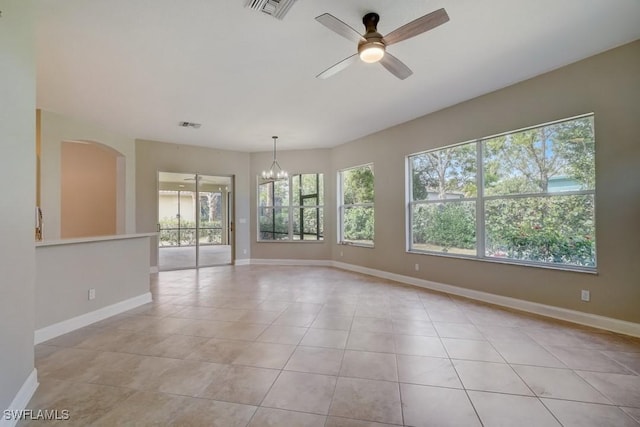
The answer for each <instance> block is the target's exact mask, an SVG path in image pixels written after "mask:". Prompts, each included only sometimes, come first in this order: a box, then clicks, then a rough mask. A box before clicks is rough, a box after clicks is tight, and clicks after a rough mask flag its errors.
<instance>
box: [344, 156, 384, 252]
mask: <svg viewBox="0 0 640 427" xmlns="http://www.w3.org/2000/svg"><path fill="white" fill-rule="evenodd" d="M365 166H369V167H371V171H372V172H373V177H374V201H373V202H371V203H352V204H345V203H343V201H344V180H343V173H344V172H347V171H350V170H353V169H359V168H362V167H365ZM337 175H338V176H337V179H336V181H337V193H336V194H337V197H336V202H337V217H338V221H337V223H338V227H337V230H336V231H337V244H339V245H346V246H357V247H362V248H374V247H375V238H376V235H375V222H374V234H373V239H372V241H371V243H362V242H357V241H354V240H345V239H344V238H343V237H344V211H345V208H354V207H356V208H357V207H365V208H372V209H373V215H374V221H375V170H374V166H373V162H371V163H364V164H361V165H357V166H350V167H348V168H344V169H340V170H339V171H338V174H337Z"/></svg>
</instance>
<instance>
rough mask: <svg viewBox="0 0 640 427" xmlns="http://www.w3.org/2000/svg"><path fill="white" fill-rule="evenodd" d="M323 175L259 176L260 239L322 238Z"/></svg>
mask: <svg viewBox="0 0 640 427" xmlns="http://www.w3.org/2000/svg"><path fill="white" fill-rule="evenodd" d="M323 212H324V184H323V179H322V174H317V173H315V174H299V175H293V176H291V177H289V178H287V179H284V180H269V181H264V180H262V179H260V178H258V227H259V232H258V240H261V241H273V240H289V241H290V240H311V241H313V240H316V241H317V240H323V238H324V217H323Z"/></svg>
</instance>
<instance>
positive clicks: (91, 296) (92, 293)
mask: <svg viewBox="0 0 640 427" xmlns="http://www.w3.org/2000/svg"><path fill="white" fill-rule="evenodd" d="M94 299H96V290H95V288H91V289H89V300H94Z"/></svg>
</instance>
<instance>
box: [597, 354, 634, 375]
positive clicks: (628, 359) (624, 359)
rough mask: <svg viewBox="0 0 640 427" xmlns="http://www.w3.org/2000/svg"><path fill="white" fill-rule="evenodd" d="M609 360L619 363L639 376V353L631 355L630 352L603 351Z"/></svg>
mask: <svg viewBox="0 0 640 427" xmlns="http://www.w3.org/2000/svg"><path fill="white" fill-rule="evenodd" d="M603 353H604V354H606V355H607V356H608V357H610V358H611V359H613V360H615V361H616V362H618V363H620V364H621V365H623V366H624V367H626V368H627V369H630V370H632V371H633V372H635V373H636V374H637V375H640V351H638V352H635V353H632V352H623V351H604V352H603Z"/></svg>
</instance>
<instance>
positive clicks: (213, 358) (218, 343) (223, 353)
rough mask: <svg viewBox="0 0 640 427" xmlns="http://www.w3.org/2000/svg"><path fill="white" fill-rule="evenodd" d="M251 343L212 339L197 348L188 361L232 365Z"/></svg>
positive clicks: (193, 350)
mask: <svg viewBox="0 0 640 427" xmlns="http://www.w3.org/2000/svg"><path fill="white" fill-rule="evenodd" d="M250 344H251V343H250V342H248V341H231V340H220V339H217V338H211V339H210V340H208V341H205V342H204V343H202V344H200V345H198V346H196V347H195V348H193V349H189V350H192V351H191V353H190V354H189V356H187V359H189V360H202V361H205V362H215V363H227V364H229V363H231V362H233V361H234V360H235V359H236V358H237V357H238V356H239V355H240V353H242V352H243V351H244V350H245V349H246V348H247V347H248V346H249V345H250Z"/></svg>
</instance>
